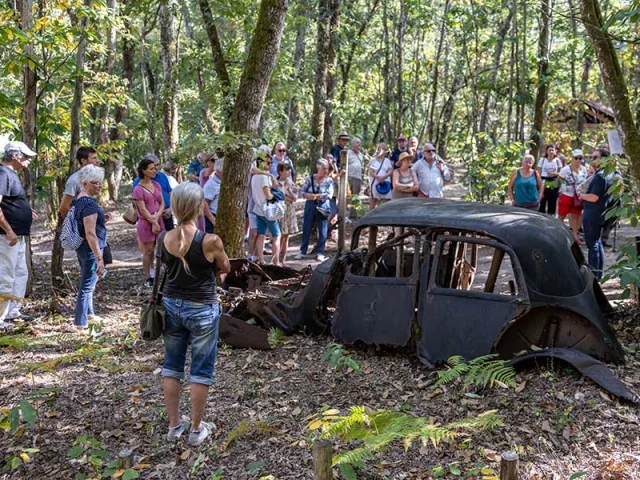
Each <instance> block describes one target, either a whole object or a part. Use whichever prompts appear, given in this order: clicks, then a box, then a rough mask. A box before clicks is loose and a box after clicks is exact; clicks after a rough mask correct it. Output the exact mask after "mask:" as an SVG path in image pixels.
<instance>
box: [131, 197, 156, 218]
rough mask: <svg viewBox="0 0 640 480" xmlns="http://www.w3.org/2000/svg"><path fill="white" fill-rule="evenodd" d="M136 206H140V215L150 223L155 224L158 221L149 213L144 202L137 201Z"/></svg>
mask: <svg viewBox="0 0 640 480" xmlns="http://www.w3.org/2000/svg"><path fill="white" fill-rule="evenodd" d="M136 205H137V206H138V210H139V211H140V215H141V216H142V218H144V219H145V220H146V221H147V222H149V223H155V222H157V221H158V219H157V218H156V217H154V216H153V215H151V214H150V213H149V210H147V207H146V205H145V204H144V200H136Z"/></svg>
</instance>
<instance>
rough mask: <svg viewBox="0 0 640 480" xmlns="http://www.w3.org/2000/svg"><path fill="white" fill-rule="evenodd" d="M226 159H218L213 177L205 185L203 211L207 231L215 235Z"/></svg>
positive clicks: (214, 166)
mask: <svg viewBox="0 0 640 480" xmlns="http://www.w3.org/2000/svg"><path fill="white" fill-rule="evenodd" d="M223 169H224V158H218V159H217V160H216V162H215V164H214V165H213V175H211V176H210V177H209V180H207V183H205V184H204V188H203V191H204V200H203V205H202V211H203V213H204V222H205V230H206V232H207V233H213V232H214V230H215V228H216V215H218V201H219V200H220V187H221V185H222V170H223Z"/></svg>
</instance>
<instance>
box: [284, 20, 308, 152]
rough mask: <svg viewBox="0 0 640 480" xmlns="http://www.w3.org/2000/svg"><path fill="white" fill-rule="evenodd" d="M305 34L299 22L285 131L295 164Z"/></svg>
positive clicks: (304, 24)
mask: <svg viewBox="0 0 640 480" xmlns="http://www.w3.org/2000/svg"><path fill="white" fill-rule="evenodd" d="M305 13H306V12H301V15H305ZM306 35H307V24H306V22H300V25H299V27H298V33H297V34H296V44H295V51H294V53H293V63H294V67H295V74H294V75H293V79H292V80H293V81H294V82H295V83H296V89H295V90H294V92H293V93H292V95H291V98H290V99H289V104H288V107H287V119H288V133H287V150H288V151H289V157H290V158H291V160H292V161H293V162H294V164H296V165H297V161H298V152H297V149H296V145H297V143H298V134H299V133H300V127H299V123H300V111H301V108H302V107H301V105H300V98H299V96H298V93H297V91H298V88H297V86H298V85H302V75H303V68H302V60H303V59H304V53H305V49H306V42H305V37H306Z"/></svg>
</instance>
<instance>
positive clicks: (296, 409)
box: [291, 407, 302, 416]
mask: <svg viewBox="0 0 640 480" xmlns="http://www.w3.org/2000/svg"><path fill="white" fill-rule="evenodd" d="M301 412H302V409H301V408H300V407H296V408H294V409H293V412H291V415H293V416H296V415H300V413H301Z"/></svg>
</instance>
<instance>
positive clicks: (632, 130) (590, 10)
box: [582, 0, 640, 184]
mask: <svg viewBox="0 0 640 480" xmlns="http://www.w3.org/2000/svg"><path fill="white" fill-rule="evenodd" d="M582 22H583V23H584V26H585V28H586V30H587V35H588V36H589V39H590V40H591V44H592V45H593V49H594V50H595V52H596V56H597V57H598V64H599V65H600V72H601V73H602V77H603V79H604V85H605V89H606V91H607V97H608V98H609V103H610V105H611V108H612V110H613V114H614V116H615V119H616V124H617V126H618V128H619V129H620V131H621V132H622V136H623V144H624V150H625V154H626V155H627V157H628V158H629V162H630V166H631V172H632V174H633V176H634V178H635V180H636V182H637V183H638V184H640V132H638V127H637V126H636V124H635V123H634V119H633V112H632V111H631V105H630V103H629V93H628V92H627V85H626V83H625V80H624V75H623V72H622V69H621V68H620V62H619V61H618V55H617V53H616V50H615V48H614V46H613V42H612V41H611V38H610V37H609V36H608V35H607V33H606V31H605V29H604V27H603V25H604V22H603V18H602V11H601V10H600V4H599V3H598V1H597V0H582Z"/></svg>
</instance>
